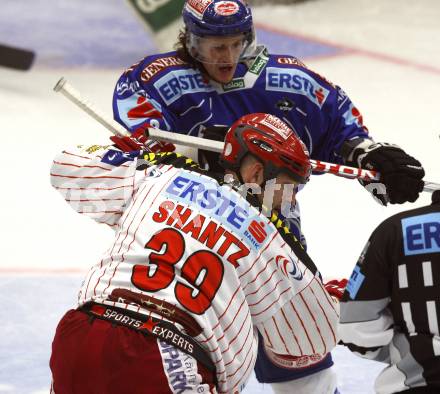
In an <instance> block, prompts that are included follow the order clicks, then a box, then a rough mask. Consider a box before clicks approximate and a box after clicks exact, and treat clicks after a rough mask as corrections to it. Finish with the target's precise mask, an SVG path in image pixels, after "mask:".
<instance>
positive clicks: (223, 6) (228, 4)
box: [214, 1, 240, 16]
mask: <svg viewBox="0 0 440 394" xmlns="http://www.w3.org/2000/svg"><path fill="white" fill-rule="evenodd" d="M239 9H240V8H239V7H238V4H237V3H236V2H235V1H220V2H219V3H217V4H216V5H215V7H214V11H215V13H216V14H217V15H221V16H230V15H235V14H236V13H237V12H238V11H239Z"/></svg>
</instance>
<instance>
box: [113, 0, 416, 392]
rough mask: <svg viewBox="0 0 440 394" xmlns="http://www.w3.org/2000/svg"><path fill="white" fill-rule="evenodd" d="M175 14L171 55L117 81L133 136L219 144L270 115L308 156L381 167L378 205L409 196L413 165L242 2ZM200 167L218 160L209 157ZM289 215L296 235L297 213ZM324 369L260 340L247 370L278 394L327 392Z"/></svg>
mask: <svg viewBox="0 0 440 394" xmlns="http://www.w3.org/2000/svg"><path fill="white" fill-rule="evenodd" d="M182 16H183V20H184V24H185V28H184V30H183V31H182V32H181V33H180V35H179V38H178V43H177V47H176V51H172V52H168V53H161V54H156V55H151V56H147V57H145V58H144V59H142V60H141V61H140V62H139V63H137V64H135V65H133V66H131V67H130V68H129V69H127V70H126V71H125V72H124V73H123V75H122V76H121V77H120V78H119V80H118V82H117V85H116V88H115V92H114V97H113V110H114V117H115V119H116V120H117V121H118V122H119V123H121V124H122V125H123V126H124V127H126V128H127V129H128V130H130V131H132V132H133V133H135V134H136V133H137V134H139V133H142V128H143V127H146V126H148V127H156V128H159V129H163V130H168V131H171V132H178V133H184V134H189V135H196V136H205V137H209V138H213V137H214V136H216V137H217V138H218V137H219V133H220V138H221V137H222V133H225V132H226V129H227V126H229V125H231V124H232V123H233V122H234V121H235V120H237V119H238V118H240V117H241V116H243V115H245V114H248V113H253V112H265V113H271V114H273V115H275V116H277V117H279V118H280V119H282V120H283V121H284V122H286V123H287V124H288V125H289V126H290V127H291V128H292V129H293V130H294V131H295V132H296V134H297V135H298V136H299V137H300V139H301V140H302V141H303V142H304V143H305V145H306V147H307V149H308V151H309V152H310V155H311V158H312V159H315V160H322V161H327V162H334V163H345V164H348V165H353V166H356V167H357V166H362V167H365V168H370V169H371V168H374V169H376V170H378V171H380V173H381V174H382V178H381V182H382V183H383V184H384V185H385V188H386V189H385V190H386V193H384V191H383V190H381V191H377V190H376V191H374V194H375V195H376V197H377V198H378V199H379V200H380V201H381V202H382V203H384V204H386V203H387V202H390V203H403V202H406V201H415V200H416V199H417V197H418V195H419V192H420V191H421V190H422V188H423V182H422V178H423V176H424V171H423V168H422V166H421V164H420V163H419V161H417V160H416V159H414V158H413V157H411V156H409V155H408V154H406V153H405V152H404V151H403V150H402V149H401V148H399V147H397V146H395V145H390V144H386V143H375V142H374V141H373V140H372V139H371V137H370V136H369V134H368V131H367V129H366V127H365V126H364V125H363V123H362V116H361V114H360V112H359V111H358V109H357V108H356V107H355V106H354V104H353V103H352V101H351V100H350V98H349V97H348V96H347V94H346V93H345V92H344V91H343V90H342V89H341V88H340V87H338V86H335V85H333V84H332V83H331V82H329V81H327V80H326V79H325V78H323V77H322V76H320V75H319V74H317V73H315V72H313V71H311V70H310V69H308V68H307V67H306V66H305V65H304V64H303V63H302V62H301V61H300V60H298V59H297V58H295V57H294V56H292V55H274V54H269V53H268V51H267V49H266V48H265V47H264V46H258V45H257V44H256V39H255V32H254V27H253V22H252V14H251V10H250V8H249V7H248V6H247V5H246V4H245V3H244V2H242V1H241V0H231V1H223V0H187V1H186V3H185V5H184V8H183V12H182ZM222 126H226V127H222ZM208 161H209V164H210V165H211V166H215V165H216V163H217V160H216V158H215V157H212V155H211V157H210V158H208ZM364 186H366V185H364ZM369 190H370V189H369ZM380 193H382V194H380ZM291 219H292V220H290V221H289V223H290V225H291V226H292V227H291V231H293V232H294V233H296V235H297V237H299V236H300V235H301V232H300V228H299V214H298V216H297V217H296V218H291ZM331 365H332V360H331V356H330V354H327V355H316V357H315V358H310V357H308V358H301V359H297V358H280V357H278V356H277V355H276V354H272V353H271V352H270V351H269V350H268V349H267V348H265V347H264V344H261V347H260V352H259V358H258V360H257V365H256V369H255V371H256V376H257V379H258V380H259V381H260V382H269V383H274V384H273V385H272V387H273V388H274V390H275V392H277V393H292V392H295V393H307V394H309V393H312V392H313V393H333V392H335V390H336V379H335V377H334V376H333V374H332V372H331V369H329V367H330V366H331Z"/></svg>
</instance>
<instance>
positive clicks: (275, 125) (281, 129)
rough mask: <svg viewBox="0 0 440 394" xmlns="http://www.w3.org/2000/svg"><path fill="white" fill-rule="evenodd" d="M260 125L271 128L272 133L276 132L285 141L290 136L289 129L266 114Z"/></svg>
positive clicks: (290, 131) (278, 120)
mask: <svg viewBox="0 0 440 394" xmlns="http://www.w3.org/2000/svg"><path fill="white" fill-rule="evenodd" d="M261 123H262V124H264V125H265V126H267V127H269V128H271V129H272V130H273V131H275V132H277V133H278V134H279V135H281V137H283V138H284V139H285V140H287V138H289V136H290V135H291V134H292V130H291V129H290V127H288V126H287V125H286V124H285V123H284V122H283V121H281V120H280V119H279V118H277V117H276V116H273V115H270V114H267V115H266V117H265V118H264V119H263V120H261Z"/></svg>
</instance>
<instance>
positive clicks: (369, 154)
mask: <svg viewBox="0 0 440 394" xmlns="http://www.w3.org/2000/svg"><path fill="white" fill-rule="evenodd" d="M357 150H358V151H359V152H357ZM357 150H356V149H355V151H354V155H353V161H354V162H355V163H357V164H358V165H359V166H360V167H362V168H366V169H368V170H373V169H374V170H376V171H378V172H379V173H380V181H379V185H378V184H377V183H376V184H372V182H365V181H362V182H361V183H362V184H363V186H364V187H365V188H366V189H367V190H368V191H370V193H372V194H373V196H374V197H376V198H378V199H379V201H380V202H381V203H382V204H383V205H386V204H387V203H388V202H390V203H391V204H403V203H404V202H407V201H409V202H414V201H416V200H417V198H418V197H419V193H420V192H421V191H422V190H423V185H424V183H423V181H422V179H423V177H424V176H425V171H424V170H423V167H422V165H421V164H420V162H419V161H418V160H416V159H415V158H414V157H412V156H410V155H408V154H407V153H405V152H404V151H403V150H402V149H401V148H399V147H398V146H397V145H393V144H387V143H372V144H371V145H369V146H368V147H365V148H361V149H357ZM380 184H382V185H383V186H385V187H381V185H380Z"/></svg>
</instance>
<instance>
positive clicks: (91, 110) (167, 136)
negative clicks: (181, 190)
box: [53, 78, 440, 193]
mask: <svg viewBox="0 0 440 394" xmlns="http://www.w3.org/2000/svg"><path fill="white" fill-rule="evenodd" d="M53 89H54V90H55V92H60V93H62V94H63V95H64V96H66V97H67V98H68V99H69V100H70V101H72V102H73V103H75V104H76V105H77V106H78V107H80V108H81V109H83V110H84V111H85V112H87V113H88V114H89V115H90V116H91V117H92V118H94V119H95V120H97V121H98V122H99V123H101V124H102V125H103V126H104V127H106V128H107V129H108V130H110V131H111V132H112V133H113V134H116V135H119V136H130V133H129V132H128V131H127V130H126V129H125V128H123V127H122V126H121V125H120V124H119V123H117V122H116V121H114V120H113V119H109V118H108V117H107V116H106V115H105V114H104V113H103V112H101V111H100V110H98V109H97V108H96V107H95V106H94V105H93V104H92V103H91V102H90V101H88V100H86V99H84V98H82V97H81V94H80V93H79V91H78V90H76V89H75V88H74V87H73V86H72V85H71V84H70V83H69V82H67V81H66V80H65V79H64V78H61V79H60V80H59V81H58V82H57V84H56V85H55V87H54V88H53ZM148 132H149V136H150V138H152V139H158V140H163V141H168V142H172V143H173V144H179V145H184V146H189V147H193V148H200V149H205V150H208V151H211V152H217V153H221V152H223V147H224V143H223V142H221V141H213V140H207V139H204V138H200V137H192V136H189V135H186V134H179V133H171V132H169V131H162V130H158V129H154V128H150V129H148ZM310 162H311V165H312V169H313V170H314V171H320V172H324V173H329V174H333V175H337V176H341V177H344V178H349V179H362V180H365V181H379V179H380V174H379V173H378V172H377V171H374V170H365V169H363V168H354V167H348V166H344V165H340V164H333V163H327V162H323V161H318V160H310ZM435 190H440V184H437V183H433V182H425V186H424V188H423V191H426V192H431V193H432V192H434V191H435Z"/></svg>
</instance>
